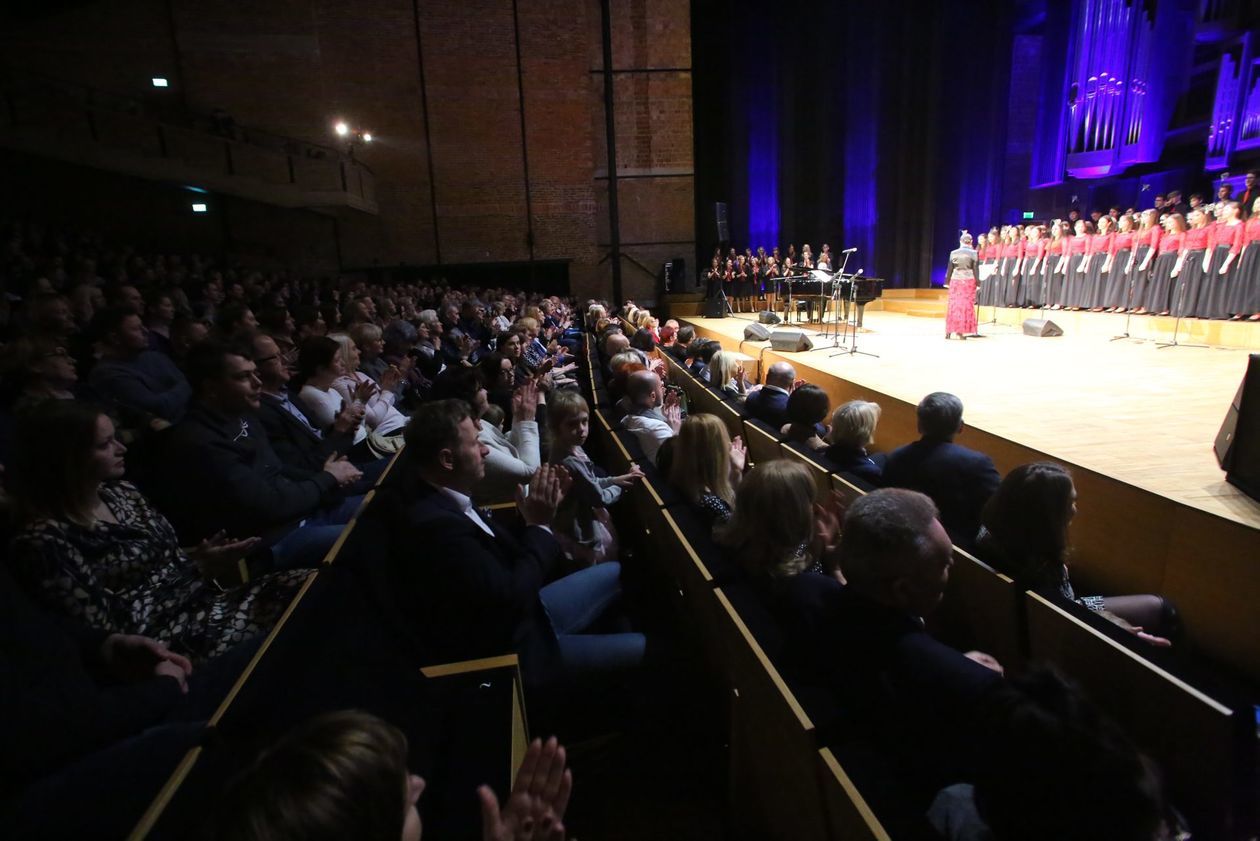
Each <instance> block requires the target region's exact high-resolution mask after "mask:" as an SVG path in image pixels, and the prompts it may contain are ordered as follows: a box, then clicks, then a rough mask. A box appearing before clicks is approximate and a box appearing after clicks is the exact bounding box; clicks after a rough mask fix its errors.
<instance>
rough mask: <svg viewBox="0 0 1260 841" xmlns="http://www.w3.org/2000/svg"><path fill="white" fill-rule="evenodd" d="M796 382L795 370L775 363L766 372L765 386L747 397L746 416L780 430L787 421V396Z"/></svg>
mask: <svg viewBox="0 0 1260 841" xmlns="http://www.w3.org/2000/svg"><path fill="white" fill-rule="evenodd" d="M795 382H796V369H795V368H793V367H792V366H791V365H789V364H788V363H786V362H776V363H774V364H773V365H771V366H770V370H768V371H766V384H765V385H763V386H762V387H761V388H759V389H757V390H756V391H754V392H753V393H752V394H749V395H748V399H747V401H745V403H744V407H745V408H746V409H747V410H748V414H750V415H752V416H753V417H754V418H756V419H757V420H759V421H764V422H765V423H767V424H769V425H770V426H772V427H774V429H775V430H776V431H777V430H780V429H782V428H783V426H784V424H786V423H787V422H788V419H787V403H788V395H790V394H791V393H792V386H793V383H795Z"/></svg>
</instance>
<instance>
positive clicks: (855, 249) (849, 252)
mask: <svg viewBox="0 0 1260 841" xmlns="http://www.w3.org/2000/svg"><path fill="white" fill-rule="evenodd" d="M855 251H857V247H856V246H855V247H853V248H846V249H845V250H844V251H841V252H840V253H841V254H852V253H853V252H855Z"/></svg>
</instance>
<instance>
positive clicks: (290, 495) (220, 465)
mask: <svg viewBox="0 0 1260 841" xmlns="http://www.w3.org/2000/svg"><path fill="white" fill-rule="evenodd" d="M252 355H253V351H252V349H251V348H248V347H240V346H231V345H224V344H220V343H218V342H215V341H212V340H207V341H205V342H202V343H201V344H199V345H197V346H196V347H194V348H193V349H192V350H191V351H190V352H189V355H188V376H189V378H190V379H191V381H192V387H193V403H192V405H191V407H190V408H189V410H188V414H187V415H186V416H185V418H184V419H183V420H182V421H181V422H180V423H179V424H177V425H176V426H175V428H174V429H172V430H171V432H170V439H169V440H168V441H167V442H165V446H166V449H165V451H164V458H163V463H164V469H163V470H162V471H161V473H162V475H161V478H160V480H159V482H160V484H161V486H162V487H161V492H160V493H158V494H155V499H156V501H157V502H158V505H159V507H160V508H162V510H163V513H165V514H166V515H167V516H168V517H170V520H171V522H172V523H173V524H174V525H175V528H176V530H177V531H178V532H179V535H180V538H181V539H182V540H184V541H187V542H195V541H199V540H203V539H205V538H207V537H209V536H211V535H213V534H215V533H217V532H219V531H220V530H226V532H227V533H228V534H229V535H252V534H258V535H262V537H263V540H264V542H266V543H267V544H268V545H269V546H270V547H271V552H272V557H273V560H274V563H275V566H276V567H278V568H290V567H305V566H315V565H317V564H318V563H319V562H320V560H321V559H322V558H323V556H324V555H325V554H326V553H327V551H328V549H329V548H331V547H332V544H333V543H335V542H336V540H337V537H338V535H340V533H341V527H342V526H343V525H344V524H345V523H347V522H349V520H350V518H351V517H352V516H354V512H355V511H356V510H357V509H358V507H359V503H361V502H362V497H360V496H344V495H342V494H341V493H339V491H338V489H339V488H343V487H346V486H348V485H350V484H352V483H353V482H356V481H358V480H359V479H360V478H362V476H363V474H362V473H361V472H360V471H359V470H358V468H356V467H355V466H354V465H353V464H351V463H350V462H349V461H348V460H347V459H346V457H345V456H338V455H336V454H335V453H333V454H330V455H329V456H328V457H327V458H326V459H325V461H324V462H323V464H322V465H321V466H320V469H318V470H311V469H309V468H306V467H290V466H289V465H286V464H285V463H284V462H282V461H281V460H280V458H279V457H278V456H277V455H276V452H275V450H273V449H272V448H271V443H270V441H268V439H267V434H266V432H265V431H264V429H263V426H262V424H261V423H260V422H259V420H258V417H257V415H256V414H255V413H256V412H257V411H258V408H259V404H260V400H261V394H262V387H261V383H260V382H259V379H258V373H257V368H256V366H255V365H254V362H253V361H252V360H251V359H250V357H251V356H252Z"/></svg>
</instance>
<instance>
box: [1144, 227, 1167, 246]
mask: <svg viewBox="0 0 1260 841" xmlns="http://www.w3.org/2000/svg"><path fill="white" fill-rule="evenodd" d="M1163 236H1164V229H1163V228H1161V227H1160V226H1159V225H1152V226H1151V229H1150V230H1149V231H1147V232H1146V237H1145V240H1143V237H1142V235H1141V234H1138V245H1149V246H1150V247H1151V248H1154V249H1156V250H1157V251H1158V250H1159V241H1160V239H1162V238H1163Z"/></svg>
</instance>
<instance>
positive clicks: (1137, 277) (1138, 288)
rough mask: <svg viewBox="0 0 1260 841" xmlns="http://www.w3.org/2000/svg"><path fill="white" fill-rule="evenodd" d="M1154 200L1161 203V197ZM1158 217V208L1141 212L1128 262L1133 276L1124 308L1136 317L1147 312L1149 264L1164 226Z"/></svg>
mask: <svg viewBox="0 0 1260 841" xmlns="http://www.w3.org/2000/svg"><path fill="white" fill-rule="evenodd" d="M1155 200H1156V202H1157V203H1162V202H1163V198H1162V197H1158V196H1157V197H1156V199H1155ZM1159 217H1160V212H1159V209H1158V208H1150V209H1147V210H1143V211H1142V221H1141V223H1140V224H1139V225H1138V231H1137V234H1136V235H1135V236H1134V240H1133V244H1134V249H1133V256H1132V257H1131V258H1130V260H1129V263H1130V271H1131V272H1132V273H1133V276H1132V278H1130V280H1131V281H1132V282H1131V284H1130V287H1129V298H1128V300H1127V301H1126V302H1125V306H1127V307H1128V308H1129V309H1132V310H1133V312H1135V313H1137V314H1138V315H1142V314H1144V313H1146V312H1148V310H1147V309H1146V299H1147V295H1148V294H1149V292H1150V287H1151V264H1152V263H1153V262H1154V261H1155V257H1156V255H1158V254H1159V241H1160V238H1161V237H1163V235H1164V226H1163V224H1161V222H1160V218H1159ZM1116 312H1124V307H1121V308H1120V309H1117V310H1116Z"/></svg>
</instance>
